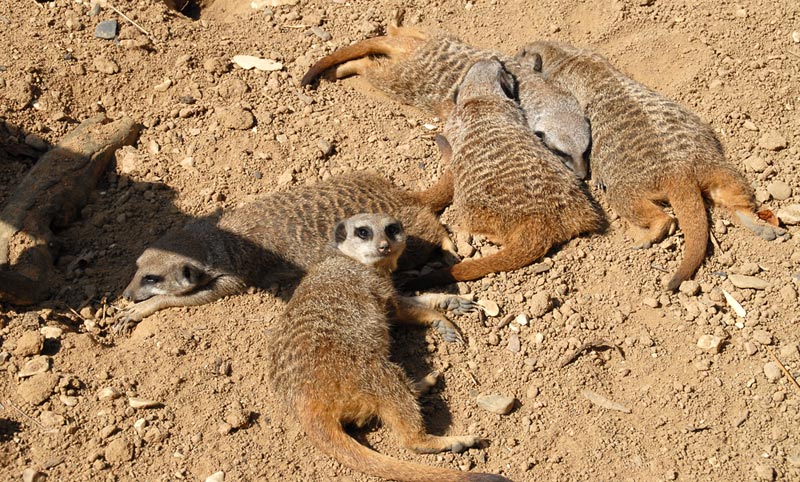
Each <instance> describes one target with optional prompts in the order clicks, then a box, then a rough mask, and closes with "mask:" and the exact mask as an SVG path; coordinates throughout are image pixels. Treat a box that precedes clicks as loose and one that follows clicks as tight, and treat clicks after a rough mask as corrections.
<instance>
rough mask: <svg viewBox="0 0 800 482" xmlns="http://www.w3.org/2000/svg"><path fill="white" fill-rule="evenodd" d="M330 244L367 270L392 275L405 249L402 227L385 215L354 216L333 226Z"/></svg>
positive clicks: (404, 235)
mask: <svg viewBox="0 0 800 482" xmlns="http://www.w3.org/2000/svg"><path fill="white" fill-rule="evenodd" d="M333 238H334V244H335V245H336V248H337V249H338V250H339V251H341V252H342V253H343V254H345V255H347V256H349V257H351V258H353V259H355V260H356V261H359V262H360V263H363V264H365V265H367V266H373V267H375V268H378V269H381V270H385V271H387V272H392V271H394V270H395V269H396V268H397V259H398V258H399V257H400V255H401V254H403V250H404V249H405V247H406V232H405V230H404V229H403V224H402V223H401V222H400V221H398V220H397V219H395V218H393V217H392V216H389V215H387V214H356V215H355V216H351V217H349V218H347V219H345V220H343V221H341V222H339V224H337V225H336V228H335V229H334V235H333Z"/></svg>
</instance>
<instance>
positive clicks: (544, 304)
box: [528, 291, 553, 318]
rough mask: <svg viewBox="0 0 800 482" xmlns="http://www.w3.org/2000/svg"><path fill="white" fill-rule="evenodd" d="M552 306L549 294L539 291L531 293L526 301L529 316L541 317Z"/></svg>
mask: <svg viewBox="0 0 800 482" xmlns="http://www.w3.org/2000/svg"><path fill="white" fill-rule="evenodd" d="M552 307H553V300H552V299H551V298H550V295H548V294H547V293H545V292H543V291H540V292H538V293H536V294H535V295H533V296H532V297H531V299H530V300H529V301H528V308H529V309H530V313H531V316H532V317H534V318H541V317H542V316H544V315H546V314H547V312H548V311H550V309H551V308H552Z"/></svg>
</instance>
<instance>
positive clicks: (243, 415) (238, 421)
mask: <svg viewBox="0 0 800 482" xmlns="http://www.w3.org/2000/svg"><path fill="white" fill-rule="evenodd" d="M225 422H226V423H228V424H229V425H230V426H231V427H233V428H234V429H237V430H238V429H240V428H244V427H246V426H247V424H248V423H250V412H248V411H245V410H242V409H241V408H235V409H233V410H231V411H230V412H228V415H226V416H225Z"/></svg>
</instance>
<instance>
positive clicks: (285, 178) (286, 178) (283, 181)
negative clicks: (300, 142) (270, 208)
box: [278, 167, 294, 186]
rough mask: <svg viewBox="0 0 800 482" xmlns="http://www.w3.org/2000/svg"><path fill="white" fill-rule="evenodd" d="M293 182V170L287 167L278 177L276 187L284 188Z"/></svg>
mask: <svg viewBox="0 0 800 482" xmlns="http://www.w3.org/2000/svg"><path fill="white" fill-rule="evenodd" d="M292 181H294V168H293V167H289V168H287V169H286V170H285V171H283V172H282V173H281V175H280V176H278V186H286V185H288V184H291V183H292Z"/></svg>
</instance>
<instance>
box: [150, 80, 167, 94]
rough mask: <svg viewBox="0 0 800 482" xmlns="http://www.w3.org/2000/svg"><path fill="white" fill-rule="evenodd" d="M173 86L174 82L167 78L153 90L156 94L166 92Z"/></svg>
mask: <svg viewBox="0 0 800 482" xmlns="http://www.w3.org/2000/svg"><path fill="white" fill-rule="evenodd" d="M171 85H172V80H170V79H166V78H165V79H164V80H163V81H162V82H161V83H160V84H156V86H155V87H153V90H155V91H156V92H166V91H167V89H169V87H170V86H171Z"/></svg>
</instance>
